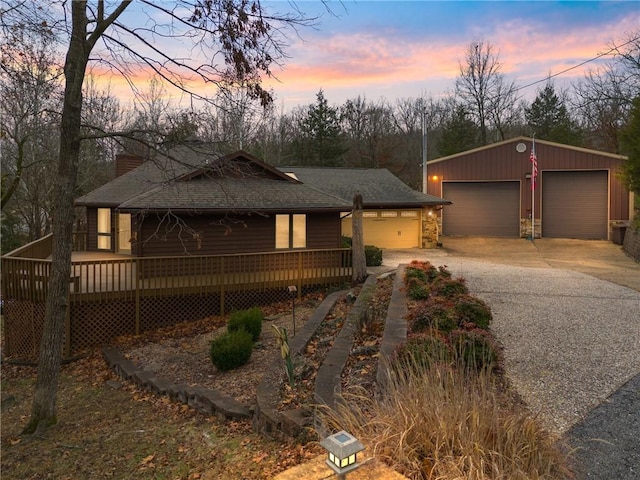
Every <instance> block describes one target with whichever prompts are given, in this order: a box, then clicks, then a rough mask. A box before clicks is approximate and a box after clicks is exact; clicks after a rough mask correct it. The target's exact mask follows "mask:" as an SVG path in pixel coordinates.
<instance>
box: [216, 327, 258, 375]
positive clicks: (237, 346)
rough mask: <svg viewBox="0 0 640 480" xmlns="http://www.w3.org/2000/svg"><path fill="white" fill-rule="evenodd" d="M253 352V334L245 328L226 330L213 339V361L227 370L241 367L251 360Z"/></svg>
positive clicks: (218, 366)
mask: <svg viewBox="0 0 640 480" xmlns="http://www.w3.org/2000/svg"><path fill="white" fill-rule="evenodd" d="M252 352H253V341H252V339H251V334H250V333H249V332H247V331H246V330H244V329H240V330H236V331H234V332H225V333H223V334H222V335H220V336H219V337H217V338H215V339H214V340H212V341H211V349H210V356H211V362H212V363H213V365H214V366H215V367H216V368H217V369H218V370H222V371H223V372H226V371H228V370H233V369H234V368H238V367H241V366H242V365H244V364H245V363H247V362H248V361H249V359H250V358H251V353H252Z"/></svg>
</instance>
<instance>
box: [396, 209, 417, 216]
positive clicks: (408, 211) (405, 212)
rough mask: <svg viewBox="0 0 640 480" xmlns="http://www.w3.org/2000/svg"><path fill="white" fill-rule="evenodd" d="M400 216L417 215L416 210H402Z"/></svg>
mask: <svg viewBox="0 0 640 480" xmlns="http://www.w3.org/2000/svg"><path fill="white" fill-rule="evenodd" d="M400 216H401V217H417V216H418V212H416V211H415V210H403V211H402V212H400Z"/></svg>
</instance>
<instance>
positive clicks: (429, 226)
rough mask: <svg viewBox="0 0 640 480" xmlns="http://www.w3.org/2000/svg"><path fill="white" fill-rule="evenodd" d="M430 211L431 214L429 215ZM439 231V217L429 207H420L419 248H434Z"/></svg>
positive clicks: (436, 244)
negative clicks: (420, 237) (420, 235)
mask: <svg viewBox="0 0 640 480" xmlns="http://www.w3.org/2000/svg"><path fill="white" fill-rule="evenodd" d="M429 212H431V215H429ZM439 233H440V225H439V218H438V215H436V212H434V211H433V209H431V208H429V207H425V208H423V209H422V245H421V248H436V247H437V246H438V242H439V241H440V240H439Z"/></svg>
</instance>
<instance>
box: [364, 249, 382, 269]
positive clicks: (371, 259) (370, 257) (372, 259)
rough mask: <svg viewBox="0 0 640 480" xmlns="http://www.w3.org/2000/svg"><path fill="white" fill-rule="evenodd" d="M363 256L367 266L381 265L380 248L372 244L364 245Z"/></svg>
mask: <svg viewBox="0 0 640 480" xmlns="http://www.w3.org/2000/svg"><path fill="white" fill-rule="evenodd" d="M364 256H365V259H366V261H367V267H379V266H380V265H382V249H381V248H378V247H376V246H374V245H365V246H364Z"/></svg>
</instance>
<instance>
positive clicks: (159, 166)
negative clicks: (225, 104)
mask: <svg viewBox="0 0 640 480" xmlns="http://www.w3.org/2000/svg"><path fill="white" fill-rule="evenodd" d="M76 205H85V206H109V207H111V208H119V209H127V210H168V209H172V210H198V211H218V210H224V211H230V210H232V211H243V210H244V211H258V210H263V211H264V210H305V209H333V210H342V209H345V208H348V207H349V205H350V204H348V203H346V202H343V201H342V200H341V199H340V198H338V197H335V196H333V195H331V194H327V193H324V192H320V191H318V190H317V189H314V188H313V187H311V186H307V185H303V184H302V183H301V182H300V181H298V180H296V179H294V178H291V177H290V176H288V175H286V174H284V173H283V172H281V171H280V170H278V169H276V168H275V167H273V166H271V165H269V164H267V163H265V162H263V161H261V160H259V159H257V158H256V157H254V156H253V155H251V154H249V153H247V152H244V151H238V152H235V153H232V154H229V155H219V154H216V153H215V152H212V151H210V150H206V149H204V148H203V146H202V145H199V146H197V147H195V148H194V147H192V146H180V147H177V148H174V149H172V150H170V151H169V152H168V153H167V154H166V155H158V156H157V157H156V158H154V159H153V160H147V161H146V162H145V163H143V164H142V165H141V166H140V167H138V168H135V169H134V170H132V171H130V172H128V173H126V174H124V175H122V176H121V177H118V178H116V179H114V180H113V181H111V182H109V183H107V184H105V185H103V186H102V187H100V188H98V189H96V190H94V191H92V192H90V193H88V194H86V195H84V196H83V197H80V198H79V199H77V200H76Z"/></svg>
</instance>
